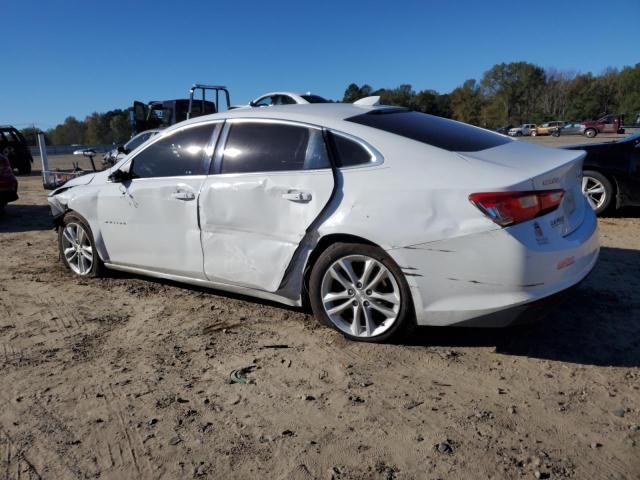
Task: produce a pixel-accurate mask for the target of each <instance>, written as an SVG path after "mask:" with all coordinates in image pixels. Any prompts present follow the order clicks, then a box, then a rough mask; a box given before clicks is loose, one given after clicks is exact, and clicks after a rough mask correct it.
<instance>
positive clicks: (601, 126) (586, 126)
mask: <svg viewBox="0 0 640 480" xmlns="http://www.w3.org/2000/svg"><path fill="white" fill-rule="evenodd" d="M580 125H581V127H580V130H582V134H583V135H584V136H585V137H589V138H593V137H595V136H596V135H597V134H598V133H619V134H622V133H624V128H622V116H621V115H605V116H604V117H602V118H599V119H598V120H585V121H584V122H582V123H581V124H580Z"/></svg>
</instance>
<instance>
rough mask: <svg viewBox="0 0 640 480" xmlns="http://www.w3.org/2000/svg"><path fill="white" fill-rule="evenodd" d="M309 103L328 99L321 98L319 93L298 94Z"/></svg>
mask: <svg viewBox="0 0 640 480" xmlns="http://www.w3.org/2000/svg"><path fill="white" fill-rule="evenodd" d="M300 96H301V97H302V98H304V99H305V100H306V101H307V102H309V103H329V100H327V99H326V98H322V97H320V96H319V95H300Z"/></svg>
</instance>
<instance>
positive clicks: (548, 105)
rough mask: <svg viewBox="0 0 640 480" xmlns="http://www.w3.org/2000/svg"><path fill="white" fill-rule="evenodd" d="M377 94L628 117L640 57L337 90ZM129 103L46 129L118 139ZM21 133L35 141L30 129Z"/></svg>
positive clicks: (542, 115) (535, 115)
mask: <svg viewBox="0 0 640 480" xmlns="http://www.w3.org/2000/svg"><path fill="white" fill-rule="evenodd" d="M371 95H379V96H380V99H381V103H383V104H385V105H397V106H402V107H408V108H410V109H412V110H416V111H420V112H424V113H430V114H433V115H438V116H441V117H447V118H453V119H455V120H460V121H462V122H466V123H471V124H473V125H478V126H481V127H485V128H497V127H499V126H505V125H520V124H522V123H529V122H531V123H541V122H544V121H549V120H566V121H582V120H586V119H593V118H596V117H598V116H600V115H604V114H607V113H621V114H624V115H625V116H626V118H625V121H626V123H634V122H636V121H637V120H638V115H639V114H640V63H638V64H636V65H635V66H633V67H630V66H629V67H624V68H622V69H617V68H608V69H606V70H605V71H604V72H602V73H601V74H600V75H594V74H592V73H578V72H570V71H561V70H557V69H554V68H547V69H544V68H542V67H540V66H538V65H534V64H532V63H527V62H513V63H500V64H497V65H494V66H493V67H491V68H490V69H489V70H487V71H486V72H485V73H484V75H483V76H482V78H481V79H480V80H476V79H469V80H466V81H465V82H464V83H463V84H462V85H460V86H458V87H457V88H455V89H454V90H453V91H451V92H449V93H439V92H437V91H435V90H421V91H418V92H416V91H415V90H413V88H412V87H411V85H407V84H404V85H400V86H399V87H397V88H390V89H387V88H380V89H377V90H374V89H373V87H371V86H370V85H367V84H365V85H361V86H359V85H357V84H355V83H352V84H350V85H349V86H348V87H347V88H346V90H345V92H344V96H343V98H342V101H343V102H349V103H350V102H354V101H356V100H358V99H360V98H364V97H368V96H371ZM129 110H130V109H124V110H122V109H117V110H111V111H108V112H106V113H97V112H94V113H92V114H91V115H89V116H88V117H86V118H85V119H84V120H78V119H76V118H75V117H67V118H66V119H65V121H64V122H63V123H61V124H60V125H57V126H56V127H54V128H52V129H49V130H47V132H46V136H47V142H48V143H49V144H52V145H69V144H82V145H99V144H112V143H116V144H120V143H124V142H126V141H127V140H128V139H129V138H130V137H131V126H130V124H129ZM23 133H24V134H25V137H26V138H27V139H28V140H29V142H30V143H33V144H35V135H34V133H35V132H34V131H33V129H24V130H23Z"/></svg>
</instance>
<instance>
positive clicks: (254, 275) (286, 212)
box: [200, 119, 334, 292]
mask: <svg viewBox="0 0 640 480" xmlns="http://www.w3.org/2000/svg"><path fill="white" fill-rule="evenodd" d="M333 188H334V180H333V172H332V169H331V166H330V162H329V157H328V154H327V149H326V145H325V143H324V139H323V135H322V130H321V129H319V128H316V127H313V126H307V125H301V124H294V123H291V122H283V121H273V120H255V119H252V120H251V121H248V120H232V121H228V122H227V125H226V126H225V130H224V132H223V134H222V138H221V142H220V145H219V146H218V148H217V151H216V154H215V161H214V172H213V174H212V175H210V176H209V177H208V178H207V180H206V181H205V184H204V185H203V188H202V191H201V195H200V222H201V235H202V246H203V253H204V273H205V276H206V277H207V278H208V279H209V280H211V281H213V282H219V283H225V284H233V285H238V286H244V287H249V288H256V289H260V290H264V291H268V292H275V291H276V290H278V287H279V285H280V283H281V281H282V279H283V276H284V272H285V270H286V268H287V266H288V265H289V263H290V261H291V259H292V257H293V254H294V252H295V250H296V248H297V247H298V245H299V244H300V241H301V240H302V239H303V237H304V236H305V234H306V232H307V229H308V228H309V227H310V226H311V224H312V223H313V221H314V220H315V219H316V218H317V217H318V215H319V214H320V212H321V211H322V210H323V208H324V207H325V205H326V204H327V203H328V202H329V199H330V198H331V195H332V192H333Z"/></svg>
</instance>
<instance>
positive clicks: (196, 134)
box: [131, 124, 216, 178]
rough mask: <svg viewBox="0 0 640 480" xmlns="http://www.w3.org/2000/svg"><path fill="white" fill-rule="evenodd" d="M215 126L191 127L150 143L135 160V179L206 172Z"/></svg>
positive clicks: (133, 166) (132, 167)
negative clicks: (210, 142)
mask: <svg viewBox="0 0 640 480" xmlns="http://www.w3.org/2000/svg"><path fill="white" fill-rule="evenodd" d="M215 127H216V124H208V125H200V126H197V127H191V128H187V129H185V130H180V131H177V132H175V133H172V134H171V135H168V136H167V137H164V138H162V139H160V140H158V141H157V142H155V143H154V144H152V145H149V146H148V147H147V148H145V149H144V150H143V151H142V152H140V153H139V154H138V155H136V156H135V157H134V159H133V164H132V166H131V173H132V176H133V178H154V177H180V176H185V175H205V174H206V172H207V170H208V165H209V158H208V155H206V153H205V150H206V147H207V145H208V144H209V140H211V135H212V133H213V130H214V128H215Z"/></svg>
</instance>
